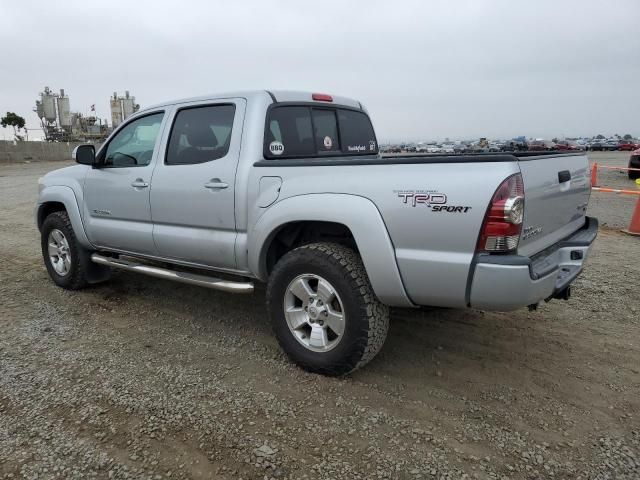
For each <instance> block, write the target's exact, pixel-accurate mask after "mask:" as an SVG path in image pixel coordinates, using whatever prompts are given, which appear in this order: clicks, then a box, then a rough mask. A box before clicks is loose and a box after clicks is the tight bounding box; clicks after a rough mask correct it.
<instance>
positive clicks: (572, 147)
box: [556, 140, 584, 151]
mask: <svg viewBox="0 0 640 480" xmlns="http://www.w3.org/2000/svg"><path fill="white" fill-rule="evenodd" d="M556 150H560V151H579V150H584V147H583V146H582V145H580V144H578V143H577V142H574V141H572V140H559V141H557V142H556Z"/></svg>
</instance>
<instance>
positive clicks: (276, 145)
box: [269, 140, 284, 155]
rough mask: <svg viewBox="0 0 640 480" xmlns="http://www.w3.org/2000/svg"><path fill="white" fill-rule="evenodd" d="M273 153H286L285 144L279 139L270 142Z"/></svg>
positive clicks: (270, 149)
mask: <svg viewBox="0 0 640 480" xmlns="http://www.w3.org/2000/svg"><path fill="white" fill-rule="evenodd" d="M269 151H270V152H271V155H282V154H283V153H284V145H283V144H282V142H278V141H277V140H276V141H274V142H271V143H270V144H269Z"/></svg>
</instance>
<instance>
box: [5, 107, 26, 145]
mask: <svg viewBox="0 0 640 480" xmlns="http://www.w3.org/2000/svg"><path fill="white" fill-rule="evenodd" d="M0 125H2V128H7V127H13V135H14V136H15V137H16V140H22V139H23V138H24V137H23V136H22V135H18V133H19V132H20V129H22V128H24V126H25V121H24V118H22V117H21V116H20V115H18V114H16V113H13V112H7V114H6V115H5V116H4V117H2V118H1V119H0Z"/></svg>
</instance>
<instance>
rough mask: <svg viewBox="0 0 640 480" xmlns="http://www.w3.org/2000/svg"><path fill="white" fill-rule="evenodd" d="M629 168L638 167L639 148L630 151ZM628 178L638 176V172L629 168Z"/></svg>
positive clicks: (639, 173) (639, 159)
mask: <svg viewBox="0 0 640 480" xmlns="http://www.w3.org/2000/svg"><path fill="white" fill-rule="evenodd" d="M629 168H640V148H639V149H638V150H634V151H633V152H631V156H630V157H629ZM629 178H630V179H631V180H636V179H638V178H640V172H639V171H637V170H636V171H633V170H629Z"/></svg>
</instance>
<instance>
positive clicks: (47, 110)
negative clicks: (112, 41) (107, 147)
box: [34, 87, 140, 142]
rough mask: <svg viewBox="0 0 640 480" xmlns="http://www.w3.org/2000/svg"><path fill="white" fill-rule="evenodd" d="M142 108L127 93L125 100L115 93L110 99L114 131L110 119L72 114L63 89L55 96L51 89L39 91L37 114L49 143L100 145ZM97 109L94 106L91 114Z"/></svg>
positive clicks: (93, 115) (67, 97)
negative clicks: (109, 123) (87, 142)
mask: <svg viewBox="0 0 640 480" xmlns="http://www.w3.org/2000/svg"><path fill="white" fill-rule="evenodd" d="M139 109H140V105H138V104H136V103H135V97H132V96H130V95H129V92H128V91H127V92H125V96H124V97H118V96H117V94H116V93H114V94H113V97H112V98H111V99H110V111H111V128H109V125H108V123H107V120H103V119H101V118H98V117H97V116H96V115H95V114H89V115H83V114H82V113H80V112H72V111H71V102H70V100H69V96H68V95H66V94H65V92H64V89H60V93H55V92H53V91H52V90H51V89H49V87H44V91H43V92H40V99H39V100H36V107H35V108H34V112H36V114H37V115H38V118H39V119H40V124H41V126H42V130H43V132H44V137H45V140H46V141H49V142H86V141H90V142H100V141H102V140H104V139H105V138H106V137H107V135H109V133H110V132H111V131H113V129H114V128H116V127H117V126H118V125H120V124H121V123H122V121H123V120H124V119H125V118H127V117H128V116H129V115H131V114H133V113H134V112H137V111H138V110H139ZM94 110H95V109H94V107H93V106H92V107H91V111H92V112H93V111H94Z"/></svg>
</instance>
